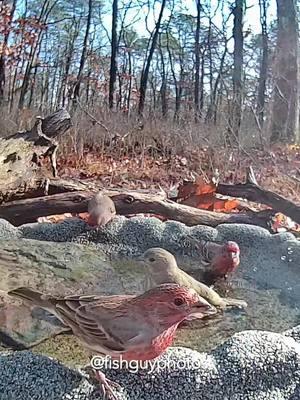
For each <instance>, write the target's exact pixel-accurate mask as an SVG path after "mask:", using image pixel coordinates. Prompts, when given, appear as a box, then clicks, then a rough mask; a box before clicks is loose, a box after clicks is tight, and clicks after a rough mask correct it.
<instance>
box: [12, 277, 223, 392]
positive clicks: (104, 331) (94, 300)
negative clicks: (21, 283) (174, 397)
mask: <svg viewBox="0 0 300 400" xmlns="http://www.w3.org/2000/svg"><path fill="white" fill-rule="evenodd" d="M8 294H9V295H11V296H16V297H19V298H21V299H24V300H26V301H29V303H33V304H34V305H37V306H39V307H42V308H44V309H46V310H48V311H50V312H51V313H52V314H54V315H56V316H57V317H58V318H59V319H60V320H61V321H62V322H63V323H64V324H65V325H66V326H68V327H70V328H71V329H72V332H73V334H74V335H75V336H77V337H78V339H79V340H80V341H81V343H82V345H83V346H84V347H85V348H86V349H87V350H89V351H90V352H91V353H93V354H99V355H108V356H110V357H112V358H114V359H119V358H120V356H122V358H123V359H124V360H127V361H130V360H137V361H146V360H151V359H153V358H156V357H158V356H159V355H160V354H162V353H163V352H164V351H165V350H166V349H167V348H168V347H169V346H170V345H171V344H172V342H173V339H174V336H175V333H176V329H177V327H178V325H179V324H180V323H181V322H183V321H184V320H186V319H189V318H202V317H204V316H206V315H210V314H214V313H216V309H215V308H214V307H213V306H211V305H210V304H209V303H208V302H207V301H206V300H204V299H203V298H201V297H200V296H199V295H198V294H197V293H196V292H195V291H194V290H193V289H191V288H184V287H181V286H179V285H176V284H164V285H159V286H158V287H155V288H153V289H151V290H149V291H147V292H145V293H144V294H142V295H138V296H136V295H119V296H77V295H75V296H67V297H64V298H56V297H52V296H48V295H45V294H43V293H39V292H37V291H34V290H32V289H29V288H24V287H23V288H18V289H15V290H11V291H10V292H8ZM96 377H97V379H98V380H99V382H100V384H101V387H102V390H103V391H104V393H107V394H108V395H109V396H110V397H111V398H116V396H115V395H114V393H113V391H112V389H111V386H116V385H115V383H114V382H112V381H110V380H108V379H107V378H106V377H105V375H104V374H103V373H102V372H100V371H98V370H96Z"/></svg>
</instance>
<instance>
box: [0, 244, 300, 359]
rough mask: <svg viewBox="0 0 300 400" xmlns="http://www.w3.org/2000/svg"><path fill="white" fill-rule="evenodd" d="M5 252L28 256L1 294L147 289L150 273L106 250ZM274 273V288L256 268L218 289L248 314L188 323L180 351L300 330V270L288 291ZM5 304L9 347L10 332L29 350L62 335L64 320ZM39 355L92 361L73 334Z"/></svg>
mask: <svg viewBox="0 0 300 400" xmlns="http://www.w3.org/2000/svg"><path fill="white" fill-rule="evenodd" d="M36 243H37V242H36ZM2 244H3V243H2ZM5 247H6V250H8V251H11V252H15V251H18V254H19V255H20V257H19V263H18V264H17V265H16V264H14V265H13V266H12V265H9V266H1V268H0V282H1V283H0V290H7V289H11V288H13V287H16V286H31V287H35V288H39V289H41V290H43V291H45V292H48V293H53V294H56V295H61V294H62V293H65V294H70V293H74V292H75V293H76V292H77V293H99V294H116V293H141V292H142V291H143V288H144V280H145V275H144V271H143V268H141V266H140V265H137V264H136V263H135V262H134V261H132V260H125V259H124V258H115V257H114V258H113V259H112V258H111V257H107V256H105V255H104V254H101V253H100V252H99V250H97V251H95V249H94V248H93V247H86V246H82V245H77V244H73V243H72V244H66V243H64V244H62V243H55V244H53V243H49V242H39V244H38V246H35V247H34V248H33V247H30V251H29V250H28V241H27V242H26V243H22V242H20V241H17V242H16V243H13V242H12V241H10V242H7V243H6V245H5ZM2 248H3V246H2ZM25 248H26V251H25ZM29 253H30V257H29V256H28V254H29ZM29 259H30V262H28V260H29ZM183 260H184V264H185V266H188V268H186V269H187V270H190V271H191V274H193V276H194V277H195V278H197V268H198V267H197V263H196V262H195V261H194V262H192V261H191V260H190V259H187V258H186V257H184V258H181V259H180V261H181V262H182V261H183ZM281 261H282V260H281ZM28 264H30V265H28ZM289 267H290V265H289ZM245 271H247V273H246V272H245ZM254 272H255V271H254ZM281 272H282V279H287V277H286V276H285V273H284V270H281ZM272 273H273V275H274V276H273V278H272V274H271V275H270V277H269V278H268V280H269V281H268V282H267V281H266V279H264V278H263V277H260V275H259V274H253V275H251V273H249V270H246V269H244V268H243V266H241V268H240V271H239V273H238V274H237V275H236V276H232V277H231V278H230V279H229V281H228V282H227V283H225V284H220V285H218V286H217V288H216V290H217V291H218V292H219V293H220V294H221V295H222V296H224V297H226V296H228V297H231V298H237V299H243V300H245V301H246V302H247V303H248V307H247V309H245V310H238V309H231V310H227V311H225V312H224V313H223V314H219V315H218V316H216V317H211V318H209V319H206V320H201V321H193V322H190V323H188V324H186V325H184V324H183V326H181V328H180V329H179V331H178V333H177V336H176V341H175V345H181V346H187V347H191V348H193V349H196V350H199V351H209V350H211V349H212V348H214V347H216V346H217V345H218V344H220V343H222V342H223V341H224V340H225V339H226V338H228V337H229V336H231V335H232V334H234V333H235V332H239V331H242V330H245V329H261V330H271V331H276V332H279V331H282V330H285V329H288V328H290V327H292V326H295V325H297V324H299V323H300V319H299V292H298V291H295V290H293V289H294V288H293V285H294V284H295V282H297V284H299V279H300V271H299V268H298V266H297V267H296V268H294V270H293V274H292V275H291V274H290V271H289V279H290V280H289V281H287V280H286V282H285V283H286V285H283V287H278V285H275V284H273V283H274V282H276V277H275V274H277V272H276V269H275V268H273V269H272ZM253 276H257V279H256V280H255V279H253ZM291 277H292V279H291ZM272 279H273V281H272ZM0 300H1V299H0ZM1 303H2V304H1V307H0V322H1V326H2V328H1V329H2V331H3V332H2V333H4V336H3V334H1V332H0V340H1V341H4V342H5V334H9V337H10V338H12V339H13V340H15V341H16V342H17V343H19V344H20V343H21V344H23V345H25V346H26V345H29V344H32V343H37V342H38V341H40V340H41V339H44V338H47V337H49V336H51V335H53V334H55V333H57V332H59V331H60V330H61V326H60V325H59V324H57V321H55V320H53V318H52V317H50V316H49V315H48V314H45V313H44V314H43V313H41V312H38V311H37V309H35V310H33V311H32V310H30V309H29V308H28V307H27V306H25V305H23V304H21V303H20V302H13V303H12V302H8V301H7V297H6V296H3V297H2V300H1ZM51 318H52V319H51ZM6 344H7V343H6ZM34 351H36V352H40V353H44V354H48V355H50V356H53V357H55V358H58V359H60V360H62V361H64V362H67V363H69V364H73V365H74V364H78V363H82V362H86V361H87V355H86V353H85V352H84V350H83V349H82V348H81V346H80V345H79V344H78V343H77V341H76V339H74V338H73V337H72V336H71V335H59V336H56V337H55V338H52V339H47V340H45V341H43V342H42V343H40V344H39V345H37V346H35V347H34Z"/></svg>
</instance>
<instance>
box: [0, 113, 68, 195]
mask: <svg viewBox="0 0 300 400" xmlns="http://www.w3.org/2000/svg"><path fill="white" fill-rule="evenodd" d="M70 126H71V119H70V115H69V113H68V112H67V111H66V110H64V109H61V110H59V111H57V112H55V113H53V114H51V115H49V116H48V117H47V118H45V119H42V118H41V117H37V120H36V123H35V125H34V127H33V128H32V129H31V130H29V131H24V132H17V133H15V134H13V135H11V136H8V137H5V138H2V139H0V203H2V202H3V201H10V200H12V199H13V200H15V199H18V198H20V197H22V198H24V197H31V196H32V195H39V196H41V195H43V194H44V193H45V192H46V191H47V190H46V189H47V188H46V187H45V186H46V184H47V181H46V178H47V177H53V176H56V175H57V173H56V152H57V148H58V143H57V142H56V138H57V136H59V135H62V134H64V133H65V132H66V131H67V130H68V129H69V128H70ZM45 159H50V164H51V169H52V171H50V170H47V167H46V166H45V165H43V164H44V160H45ZM48 169H49V168H48Z"/></svg>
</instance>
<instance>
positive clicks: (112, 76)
mask: <svg viewBox="0 0 300 400" xmlns="http://www.w3.org/2000/svg"><path fill="white" fill-rule="evenodd" d="M117 25H118V0H113V5H112V25H111V57H110V71H109V94H108V104H109V108H110V109H112V108H113V106H114V92H115V84H116V79H117V68H118V67H117V53H118V35H117Z"/></svg>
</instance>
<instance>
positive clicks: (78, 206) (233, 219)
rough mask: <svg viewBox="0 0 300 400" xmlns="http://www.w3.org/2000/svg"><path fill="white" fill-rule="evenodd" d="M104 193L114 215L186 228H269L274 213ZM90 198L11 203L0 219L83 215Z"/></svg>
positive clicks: (73, 195) (16, 221)
mask: <svg viewBox="0 0 300 400" xmlns="http://www.w3.org/2000/svg"><path fill="white" fill-rule="evenodd" d="M105 193H106V194H107V195H109V196H110V197H111V198H112V200H113V201H114V203H115V205H116V209H117V213H118V214H120V215H134V214H138V213H143V214H148V213H150V214H156V215H161V216H163V217H165V218H167V219H171V220H175V221H180V222H183V223H184V224H186V225H189V226H193V225H199V224H201V225H209V226H217V225H219V224H222V223H245V224H251V225H258V226H262V227H264V228H268V227H269V222H270V219H271V217H272V216H273V214H274V213H272V211H266V212H265V211H264V212H260V213H254V212H252V213H251V212H249V213H247V214H245V213H232V214H225V213H217V212H212V211H207V210H200V209H198V208H194V207H189V206H185V205H182V204H178V203H175V202H173V201H171V200H168V199H166V198H165V196H163V195H158V194H156V195H152V194H146V193H140V192H126V193H120V192H118V191H106V192H105ZM92 195H93V192H91V191H76V192H69V193H60V194H54V195H49V196H44V197H38V198H33V199H25V200H18V201H13V202H10V203H8V204H2V205H1V206H0V218H4V219H6V220H7V221H9V222H10V223H12V224H13V225H15V226H19V225H22V224H24V223H29V222H34V221H36V220H37V218H38V217H42V216H48V215H53V214H63V213H66V212H68V213H81V212H86V211H87V204H88V201H89V199H90V198H91V196H92Z"/></svg>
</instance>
